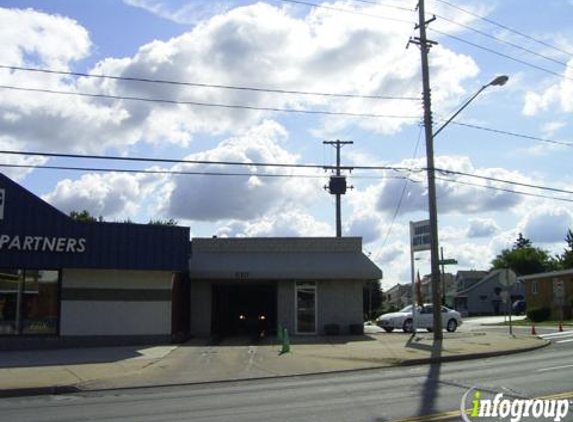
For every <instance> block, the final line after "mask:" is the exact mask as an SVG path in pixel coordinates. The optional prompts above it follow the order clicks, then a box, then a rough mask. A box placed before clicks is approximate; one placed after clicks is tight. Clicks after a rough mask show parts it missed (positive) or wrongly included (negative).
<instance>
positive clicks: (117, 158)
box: [0, 150, 334, 170]
mask: <svg viewBox="0 0 573 422" xmlns="http://www.w3.org/2000/svg"><path fill="white" fill-rule="evenodd" d="M0 154H8V155H24V156H39V157H51V158H78V159H89V160H109V161H128V162H142V163H169V164H204V165H220V166H249V167H250V166H255V167H281V168H306V169H320V170H328V169H332V168H334V167H333V166H324V165H320V164H289V163H260V162H251V163H248V162H243V161H209V160H181V159H174V158H150V157H122V156H119V155H89V154H84V155H82V154H64V153H56V152H39V151H13V150H0Z"/></svg>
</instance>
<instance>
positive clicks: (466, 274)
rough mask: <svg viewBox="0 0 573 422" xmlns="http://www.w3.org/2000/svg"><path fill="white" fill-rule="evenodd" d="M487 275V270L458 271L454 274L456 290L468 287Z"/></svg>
mask: <svg viewBox="0 0 573 422" xmlns="http://www.w3.org/2000/svg"><path fill="white" fill-rule="evenodd" d="M487 275H488V272H487V271H476V270H470V271H458V272H457V274H456V291H458V292H461V291H462V290H466V289H469V288H470V287H471V286H473V285H474V284H476V283H477V282H479V281H480V280H482V279H483V278H484V277H486V276H487Z"/></svg>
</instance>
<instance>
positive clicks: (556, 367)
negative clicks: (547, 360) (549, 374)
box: [537, 365, 573, 372]
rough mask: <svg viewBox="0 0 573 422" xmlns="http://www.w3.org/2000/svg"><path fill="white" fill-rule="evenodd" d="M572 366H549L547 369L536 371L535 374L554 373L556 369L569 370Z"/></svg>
mask: <svg viewBox="0 0 573 422" xmlns="http://www.w3.org/2000/svg"><path fill="white" fill-rule="evenodd" d="M571 367H573V365H562V366H551V367H549V368H541V369H538V370H537V372H546V371H556V370H558V369H564V368H571Z"/></svg>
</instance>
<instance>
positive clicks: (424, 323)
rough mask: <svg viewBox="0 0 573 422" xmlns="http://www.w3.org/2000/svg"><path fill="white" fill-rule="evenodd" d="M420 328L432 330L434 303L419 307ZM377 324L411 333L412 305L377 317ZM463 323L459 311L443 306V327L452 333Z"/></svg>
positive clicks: (388, 330) (390, 330) (387, 328)
mask: <svg viewBox="0 0 573 422" xmlns="http://www.w3.org/2000/svg"><path fill="white" fill-rule="evenodd" d="M416 315H417V317H418V324H417V325H418V328H425V329H426V330H428V331H432V329H433V325H434V321H433V315H434V307H433V306H432V304H425V305H422V306H418V307H417V312H416ZM376 324H378V326H379V327H380V328H383V329H384V330H385V331H386V332H388V333H390V332H392V331H393V330H394V329H402V330H403V331H404V332H405V333H411V332H412V331H413V328H414V321H413V318H412V305H408V306H406V307H405V308H404V309H401V310H400V311H398V312H391V313H388V314H384V315H381V316H379V317H378V318H376ZM460 325H462V316H461V314H460V313H459V312H458V311H454V310H452V309H449V308H446V307H445V306H442V327H444V328H445V329H446V330H447V331H449V332H450V333H452V332H454V331H456V330H457V328H458V327H459V326H460Z"/></svg>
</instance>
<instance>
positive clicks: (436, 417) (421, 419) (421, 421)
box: [389, 365, 573, 422]
mask: <svg viewBox="0 0 573 422" xmlns="http://www.w3.org/2000/svg"><path fill="white" fill-rule="evenodd" d="M568 366H573V365H568ZM572 397H573V391H568V392H566V393H555V394H551V395H548V396H541V397H534V398H533V399H532V400H559V399H568V398H572ZM471 411H472V409H471V408H469V409H466V413H470V412H471ZM461 414H462V412H460V411H459V410H452V411H449V412H443V413H434V414H432V415H422V416H413V417H411V418H404V419H393V420H391V421H389V422H426V421H427V422H433V421H443V420H448V419H453V418H457V417H460V416H461Z"/></svg>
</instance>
